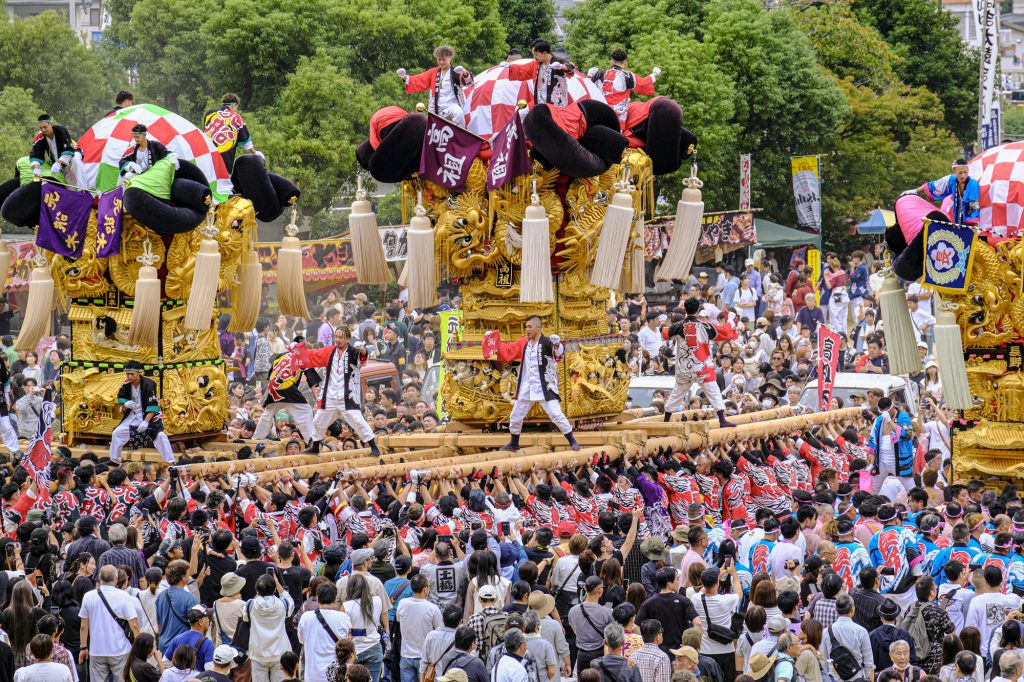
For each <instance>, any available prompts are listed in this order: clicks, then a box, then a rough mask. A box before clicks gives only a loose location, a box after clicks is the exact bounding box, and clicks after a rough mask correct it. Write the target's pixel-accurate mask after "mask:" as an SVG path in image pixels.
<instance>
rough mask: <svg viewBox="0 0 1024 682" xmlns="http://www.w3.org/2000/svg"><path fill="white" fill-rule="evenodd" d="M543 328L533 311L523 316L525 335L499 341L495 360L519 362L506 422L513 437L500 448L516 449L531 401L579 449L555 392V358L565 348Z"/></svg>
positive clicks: (556, 372)
mask: <svg viewBox="0 0 1024 682" xmlns="http://www.w3.org/2000/svg"><path fill="white" fill-rule="evenodd" d="M542 331H543V327H542V325H541V320H540V318H539V317H537V316H536V315H532V316H530V317H528V318H526V336H523V337H522V338H520V339H518V340H516V341H512V342H510V343H505V342H502V341H500V340H499V341H498V347H497V356H498V357H497V360H498V362H519V380H518V383H517V390H516V400H515V402H514V403H513V404H512V414H511V416H510V417H509V423H508V431H509V433H510V434H512V438H511V439H510V440H509V442H508V445H506V446H505V447H503V448H502V450H518V449H519V435H520V434H521V433H522V432H523V420H525V419H526V415H527V414H529V412H530V408H531V407H533V404H534V403H540V404H541V406H542V407H543V408H544V411H545V412H547V413H548V418H549V419H551V423H552V424H554V425H555V426H557V427H558V430H559V431H561V432H562V435H563V436H565V439H566V440H567V441H569V445H570V446H571V447H572V449H573V450H579V449H580V445H579V443H577V442H576V439H575V438H574V437H573V435H572V424H570V423H569V420H568V419H566V418H565V415H564V414H563V413H562V403H561V398H560V397H559V395H558V361H559V360H561V358H562V354H563V353H564V352H565V348H564V346H563V345H562V340H561V339H560V338H559V337H558V336H557V335H555V334H552V335H551V336H544V334H543V333H542ZM493 334H497V332H493ZM485 359H486V358H485Z"/></svg>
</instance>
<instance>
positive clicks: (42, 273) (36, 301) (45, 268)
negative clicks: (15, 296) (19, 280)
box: [14, 247, 53, 351]
mask: <svg viewBox="0 0 1024 682" xmlns="http://www.w3.org/2000/svg"><path fill="white" fill-rule="evenodd" d="M35 265H36V267H35V268H34V269H33V270H32V275H31V277H30V279H29V283H28V301H27V303H26V304H25V307H24V308H23V309H22V312H23V317H22V322H21V331H20V332H19V333H18V340H17V341H16V342H15V343H14V350H16V351H35V350H36V346H38V345H39V341H40V340H41V339H42V338H43V337H44V336H49V335H50V327H51V324H52V322H53V277H52V276H51V275H50V264H49V263H47V262H46V256H44V255H43V251H42V249H40V248H39V247H36V263H35Z"/></svg>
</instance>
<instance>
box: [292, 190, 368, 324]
mask: <svg viewBox="0 0 1024 682" xmlns="http://www.w3.org/2000/svg"><path fill="white" fill-rule="evenodd" d="M297 216H298V209H297V208H296V207H295V206H292V216H291V220H290V221H289V223H288V226H287V227H285V228H284V230H285V236H284V237H283V238H282V239H281V248H280V249H278V251H277V307H278V309H279V310H280V311H281V313H282V314H284V315H288V316H289V317H300V318H302V319H304V320H308V319H309V309H308V308H307V307H306V289H305V279H304V277H303V274H302V242H300V241H299V238H298V237H296V236H295V235H297V234H298V233H299V227H298V225H296V224H295V219H296V217H297ZM378 243H379V240H378Z"/></svg>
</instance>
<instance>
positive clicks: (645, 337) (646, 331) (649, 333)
mask: <svg viewBox="0 0 1024 682" xmlns="http://www.w3.org/2000/svg"><path fill="white" fill-rule="evenodd" d="M636 337H637V338H638V339H640V346H641V347H642V348H643V349H644V350H645V351H647V353H648V354H649V355H650V356H651V357H652V358H653V357H654V356H656V355H657V354H658V351H660V350H661V347H662V346H664V345H665V339H663V338H661V332H660V331H658V330H657V329H651V328H650V327H648V326H647V325H644V328H643V329H641V330H640V331H639V332H638V333H637V335H636Z"/></svg>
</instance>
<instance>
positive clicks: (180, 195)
mask: <svg viewBox="0 0 1024 682" xmlns="http://www.w3.org/2000/svg"><path fill="white" fill-rule="evenodd" d="M212 199H213V194H212V192H210V186H209V185H207V184H204V183H199V182H193V181H192V180H184V179H181V180H178V179H175V180H174V182H173V183H171V201H173V202H174V205H175V206H185V207H187V208H192V209H195V210H197V211H202V212H203V213H205V212H206V211H209V210H210V201H211V200H212Z"/></svg>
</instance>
